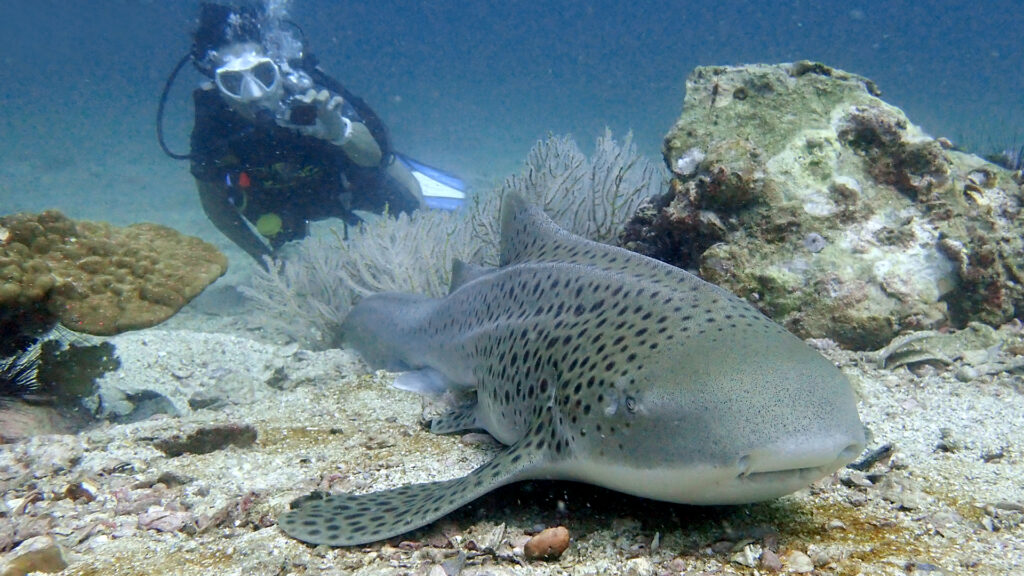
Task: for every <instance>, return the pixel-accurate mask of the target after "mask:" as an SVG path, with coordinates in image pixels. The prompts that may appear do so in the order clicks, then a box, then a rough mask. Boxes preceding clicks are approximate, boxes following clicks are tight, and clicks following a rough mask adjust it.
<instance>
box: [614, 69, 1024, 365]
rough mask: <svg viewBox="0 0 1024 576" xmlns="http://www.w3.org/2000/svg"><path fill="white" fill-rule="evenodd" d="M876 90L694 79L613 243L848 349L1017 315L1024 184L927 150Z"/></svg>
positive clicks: (823, 79) (844, 83) (822, 80)
mask: <svg viewBox="0 0 1024 576" xmlns="http://www.w3.org/2000/svg"><path fill="white" fill-rule="evenodd" d="M879 94H880V93H879V91H878V89H877V87H876V86H875V85H874V84H873V83H872V82H871V81H870V80H867V79H865V78H862V77H859V76H856V75H853V74H848V73H845V72H842V71H840V70H835V69H832V68H829V67H828V66H825V65H823V64H818V63H811V62H797V63H793V64H779V65H751V66H742V67H702V68H697V69H696V70H694V72H693V73H692V74H691V75H690V77H689V78H688V79H687V83H686V100H685V102H684V104H683V113H682V116H681V117H680V118H679V120H678V122H676V124H675V126H674V127H673V128H672V129H671V131H670V132H669V133H668V135H667V136H666V137H665V144H664V155H665V160H666V162H667V164H668V166H669V168H670V169H671V170H672V171H673V173H674V178H673V180H672V182H671V186H670V191H669V192H668V193H667V194H666V195H664V196H662V197H660V198H658V199H656V200H654V201H653V202H651V203H649V204H648V205H646V206H644V207H643V208H641V210H640V211H638V212H637V215H636V216H635V217H634V219H633V220H632V221H631V222H630V224H629V225H628V226H627V229H626V232H625V235H624V237H623V241H622V243H623V245H624V246H626V247H627V248H630V249H632V250H635V251H638V252H641V253H644V254H647V255H650V256H653V257H655V258H659V259H661V260H664V261H667V262H670V263H672V264H675V265H677V266H682V267H686V268H691V269H692V268H697V269H699V272H700V274H701V276H703V277H704V278H705V279H707V280H709V281H710V282H714V283H716V284H719V285H721V286H723V287H725V288H727V289H729V290H731V291H733V292H735V293H737V294H739V295H741V296H743V297H745V298H747V299H749V300H751V301H753V302H754V303H755V304H756V305H758V306H759V307H760V308H761V309H762V310H763V311H764V312H765V313H767V314H768V315H769V316H771V317H772V318H774V319H776V320H777V321H780V322H782V323H784V324H785V325H786V326H787V327H788V328H789V329H790V330H792V331H793V332H795V333H797V334H799V335H800V336H803V337H827V338H832V339H833V340H836V341H837V342H839V343H841V344H842V345H844V346H847V347H852V348H857V349H873V348H879V347H881V346H883V345H885V343H887V342H889V340H891V339H892V338H893V337H894V336H895V335H897V334H898V333H900V332H903V331H907V330H921V329H936V328H942V327H946V326H964V325H966V324H967V323H968V322H970V321H981V322H984V323H987V324H992V325H998V324H1001V323H1003V322H1006V321H1008V320H1010V319H1011V318H1013V317H1014V316H1015V315H1016V316H1018V317H1019V316H1020V315H1021V314H1022V313H1024V222H1022V218H1021V210H1022V203H1024V202H1022V198H1024V190H1022V187H1021V182H1022V178H1021V174H1020V172H1016V173H1012V172H1009V171H1007V170H1005V169H1003V168H1000V167H998V166H995V165H993V164H990V163H988V162H986V161H984V160H983V159H981V158H978V157H976V156H972V155H968V154H964V153H961V152H958V151H956V150H952V149H951V146H950V145H949V143H948V142H946V141H944V140H941V139H939V140H936V139H933V138H930V137H929V136H927V135H926V134H924V133H923V132H922V131H921V130H920V129H919V128H918V127H917V126H915V125H913V124H912V123H911V122H910V121H909V120H908V119H907V117H906V116H905V115H904V114H903V112H902V111H901V110H899V109H898V108H896V107H894V106H891V105H889V104H887V103H885V102H884V101H882V100H881V99H879Z"/></svg>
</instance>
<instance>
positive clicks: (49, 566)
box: [0, 536, 68, 576]
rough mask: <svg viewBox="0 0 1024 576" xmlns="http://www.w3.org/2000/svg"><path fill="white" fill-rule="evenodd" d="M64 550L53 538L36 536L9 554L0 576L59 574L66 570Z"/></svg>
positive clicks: (66, 563)
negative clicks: (31, 573)
mask: <svg viewBox="0 0 1024 576" xmlns="http://www.w3.org/2000/svg"><path fill="white" fill-rule="evenodd" d="M67 566H68V562H67V560H66V559H65V558H64V549H63V548H61V546H60V544H58V543H57V541H56V540H55V539H54V538H53V536H36V537H35V538H29V539H28V540H25V541H24V542H22V543H21V545H20V546H18V547H17V548H15V549H14V552H12V553H11V557H10V560H9V561H8V562H7V565H6V566H4V568H3V571H2V572H0V576H25V575H26V574H28V573H30V572H46V573H53V572H60V571H61V570H63V569H65V568H67Z"/></svg>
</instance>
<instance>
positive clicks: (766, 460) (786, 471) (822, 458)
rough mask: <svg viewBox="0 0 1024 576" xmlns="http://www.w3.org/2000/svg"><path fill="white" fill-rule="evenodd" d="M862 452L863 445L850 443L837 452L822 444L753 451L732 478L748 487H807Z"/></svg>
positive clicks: (743, 459)
mask: <svg viewBox="0 0 1024 576" xmlns="http://www.w3.org/2000/svg"><path fill="white" fill-rule="evenodd" d="M863 450H864V445H863V444H859V443H853V444H847V445H846V446H843V447H842V448H840V449H839V450H836V449H835V448H834V447H832V446H829V445H828V444H822V445H818V446H812V447H808V448H804V449H800V450H795V451H790V450H783V451H776V450H763V451H756V452H752V453H751V454H748V455H746V456H743V457H741V458H740V459H739V462H738V464H737V466H738V468H739V473H738V474H737V475H736V479H737V480H738V481H740V482H745V483H747V482H749V483H752V484H780V483H786V484H788V483H793V482H798V483H802V484H810V483H811V482H814V481H815V480H817V479H818V478H821V477H823V476H826V475H828V474H831V473H832V472H835V471H836V470H838V469H839V468H841V467H843V466H844V465H846V464H848V463H850V462H852V461H853V460H854V459H855V458H856V457H857V456H858V455H859V454H860V453H861V452H862V451H863Z"/></svg>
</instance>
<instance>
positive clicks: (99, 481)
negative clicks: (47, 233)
mask: <svg viewBox="0 0 1024 576" xmlns="http://www.w3.org/2000/svg"><path fill="white" fill-rule="evenodd" d="M200 303H201V302H200ZM201 309H202V306H195V307H192V308H189V309H186V311H185V312H184V313H183V314H181V315H180V316H179V317H177V318H175V319H172V321H171V322H169V323H168V324H167V325H165V326H164V327H161V328H155V329H150V330H143V331H138V332H133V333H129V334H124V335H121V336H118V337H115V338H112V339H111V340H112V341H113V342H114V344H115V345H116V348H117V351H118V355H119V357H120V359H121V363H122V364H121V367H120V368H119V369H118V370H117V371H115V372H112V373H109V374H107V375H106V376H104V379H103V384H104V386H112V387H114V388H116V389H119V390H122V391H125V392H126V393H128V395H129V396H131V395H132V394H135V393H136V392H137V391H142V390H149V391H153V392H156V393H157V394H159V395H161V396H163V397H164V398H165V399H166V400H167V401H168V402H169V403H170V404H171V405H173V407H174V411H177V412H178V413H179V414H181V415H180V416H168V415H165V414H158V415H156V416H152V417H149V418H147V419H145V420H143V421H139V422H134V423H128V424H113V423H102V424H97V425H93V426H90V427H88V428H87V429H86V430H84V431H81V432H78V433H75V434H49V435H39V436H35V437H32V438H30V439H27V440H22V441H19V442H16V443H12V444H7V445H3V446H0V495H2V502H3V504H0V506H3V508H0V545H2V543H3V540H4V536H5V535H6V537H8V538H11V539H12V540H13V541H15V542H17V541H20V540H22V539H24V537H26V536H30V535H37V534H38V535H44V536H45V535H48V536H52V537H53V539H54V540H55V541H56V542H57V543H58V544H59V546H60V548H61V550H63V554H64V558H65V560H66V561H67V563H68V564H67V567H66V569H65V570H64V571H63V572H61V573H62V574H69V575H70V574H75V575H86V574H90V575H91V574H103V575H120V574H123V575H128V574H139V575H142V574H147V575H163V574H166V575H172V574H175V575H177V574H181V575H186V574H200V573H202V574H324V575H327V574H365V575H369V574H381V575H384V574H424V575H431V576H433V575H443V574H448V575H452V574H459V573H461V574H465V575H473V574H481V575H482V574H493V575H500V574H572V575H584V574H595V575H598V574H608V575H615V574H624V575H648V574H650V575H660V574H767V573H773V572H783V573H794V572H796V573H814V574H844V575H846V574H849V575H855V574H908V573H927V574H1014V573H1021V574H1024V524H1022V521H1024V454H1022V439H1024V433H1022V430H1024V375H1022V374H1021V372H1020V371H1019V370H1017V371H1016V372H1015V371H1013V370H1012V369H1011V370H1010V371H996V372H995V373H992V374H985V373H984V372H985V371H984V370H976V369H974V368H972V367H971V366H968V365H966V364H964V362H966V361H960V362H958V363H957V364H954V365H952V366H948V367H946V366H938V367H935V366H930V365H920V366H917V367H916V368H915V371H911V370H909V369H908V368H907V367H901V368H897V369H894V370H890V369H880V368H878V367H877V365H876V362H875V359H874V357H873V356H872V355H870V354H865V353H851V352H844V351H840V350H834V349H833V350H825V354H826V355H827V356H828V357H829V358H830V359H831V360H833V361H834V362H836V363H837V364H838V365H840V366H841V367H842V369H843V370H844V372H846V374H847V375H848V376H849V377H850V379H851V381H852V382H853V383H854V385H855V387H856V388H857V390H858V394H859V395H860V398H861V404H860V410H861V416H862V419H863V420H864V422H865V424H866V425H867V426H868V427H869V428H870V430H871V432H872V434H873V439H872V441H871V444H870V447H871V448H878V447H880V446H883V445H886V444H891V445H892V447H893V450H892V452H891V453H889V454H887V455H885V456H883V457H882V458H881V459H880V460H879V461H878V462H877V463H875V464H874V465H872V466H871V467H870V468H868V469H867V470H864V471H856V470H852V469H843V470H841V471H840V472H838V473H837V474H835V475H833V476H831V477H828V478H825V479H824V480H822V481H820V482H818V483H816V484H815V485H814V486H812V487H810V488H809V489H806V490H802V491H800V492H799V493H797V494H794V495H792V496H788V497H785V498H782V499H779V500H776V501H772V502H767V503H763V504H757V505H749V506H739V507H721V508H699V507H687V506H679V505H668V504H664V503H659V502H653V501H649V500H643V499H639V498H631V497H626V496H622V495H620V494H617V493H614V492H609V491H605V490H601V489H597V488H593V487H590V486H586V485H581V484H572V483H563V482H526V483H521V484H518V485H514V486H509V487H505V488H502V489H500V490H498V491H496V492H494V493H492V494H491V495H488V496H486V497H484V498H482V499H481V500H479V501H477V502H475V503H473V504H472V505H470V506H467V507H465V508H463V509H461V510H459V511H457V512H455V513H453V514H451V515H449V516H448V517H447V518H445V519H443V520H441V521H439V522H437V523H434V524H432V525H430V526H428V527H426V528H424V529H421V530H419V531H416V532H413V533H411V534H407V535H404V536H402V537H398V538H394V539H392V540H389V541H387V542H385V543H376V544H372V545H368V546H362V547H351V548H341V549H331V548H327V547H310V546H307V545H305V544H302V543H301V542H297V541H295V540H292V539H290V538H288V537H287V536H285V535H284V534H283V533H282V532H281V531H280V530H279V529H278V528H277V526H276V522H275V518H277V517H278V516H279V515H280V514H281V513H282V512H284V511H285V510H287V508H288V504H289V502H290V501H292V500H293V499H295V498H297V497H300V496H302V495H305V494H307V493H309V492H310V491H313V490H318V489H319V490H327V491H330V490H336V491H352V492H365V491H372V490H378V489H383V488H388V487H393V486H397V485H401V484H407V483H412V482H423V481H428V480H436V479H444V478H450V477H455V476H460V475H463V474H465V473H467V472H469V471H470V470H472V469H473V468H475V467H476V466H478V465H480V464H481V463H483V462H485V461H486V460H487V459H489V458H490V457H491V456H492V455H493V453H494V452H495V451H496V450H498V449H499V447H498V446H496V445H495V444H493V443H492V442H488V441H487V438H485V437H483V436H482V435H480V434H469V435H461V436H460V435H452V436H436V435H432V434H430V433H429V432H427V431H426V430H425V429H424V428H423V427H422V426H421V424H420V422H421V417H422V414H423V411H424V408H425V406H424V404H423V401H422V400H421V398H419V397H418V396H415V395H413V394H410V393H407V392H402V391H399V390H395V389H393V388H391V387H390V385H389V384H390V381H391V380H392V378H393V375H392V374H388V373H384V372H379V373H376V374H371V373H367V371H366V369H365V367H364V366H363V365H362V363H361V362H360V361H359V360H358V358H357V357H355V356H354V355H353V354H350V353H349V352H347V351H344V350H328V351H322V352H314V351H308V350H303V349H300V348H299V347H298V346H297V345H295V344H289V343H279V342H275V339H277V338H276V337H275V336H274V335H272V334H268V333H267V332H266V331H264V330H262V329H260V328H259V327H258V326H255V325H254V323H255V321H254V319H253V318H251V317H250V316H249V315H246V314H245V312H246V310H245V308H244V306H243V307H239V308H237V309H234V310H232V311H231V313H230V314H221V315H211V314H208V313H204V312H202V311H200V310H201ZM1009 330H1011V331H1012V330H1017V331H1019V330H1020V327H1019V326H1011V327H1009ZM1006 353H1007V354H1011V355H1012V354H1014V353H1016V354H1018V355H1019V354H1020V352H1019V351H1016V352H1013V351H1010V352H1006ZM1013 358H1018V359H1019V357H1013ZM1011 365H1012V363H1011ZM201 406H202V407H201ZM202 430H205V431H207V432H208V434H207V435H206V436H202V435H201V434H198V435H197V431H202ZM253 432H254V433H255V438H253ZM196 438H200V439H198V440H196ZM169 447H170V448H169ZM204 450H212V451H209V452H207V453H195V452H202V451H204ZM178 452H182V453H180V454H179V453H178ZM557 525H562V526H565V527H567V528H568V530H569V532H570V535H571V537H572V540H571V544H570V546H569V549H568V550H567V551H566V552H565V553H564V554H563V555H562V556H561V557H560V558H559V559H557V560H555V561H549V562H543V561H527V560H526V559H525V558H524V556H523V552H522V547H523V544H524V542H525V541H526V540H527V538H528V537H529V535H530V534H532V533H534V532H536V531H537V530H539V529H541V528H544V527H547V526H557ZM18 555H19V550H18V549H15V550H14V551H11V552H8V553H6V554H5V555H3V556H2V557H0V562H3V561H7V562H11V561H14V559H15V558H17V556H18Z"/></svg>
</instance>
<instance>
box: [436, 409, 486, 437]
mask: <svg viewBox="0 0 1024 576" xmlns="http://www.w3.org/2000/svg"><path fill="white" fill-rule="evenodd" d="M477 428H480V425H479V424H478V423H477V421H476V402H467V403H465V404H462V405H460V406H456V407H454V408H451V409H450V410H448V411H447V412H445V413H444V414H441V415H440V416H438V417H437V418H434V419H433V420H431V421H430V431H431V432H433V433H434V434H451V433H452V432H461V431H463V430H474V429H477Z"/></svg>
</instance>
